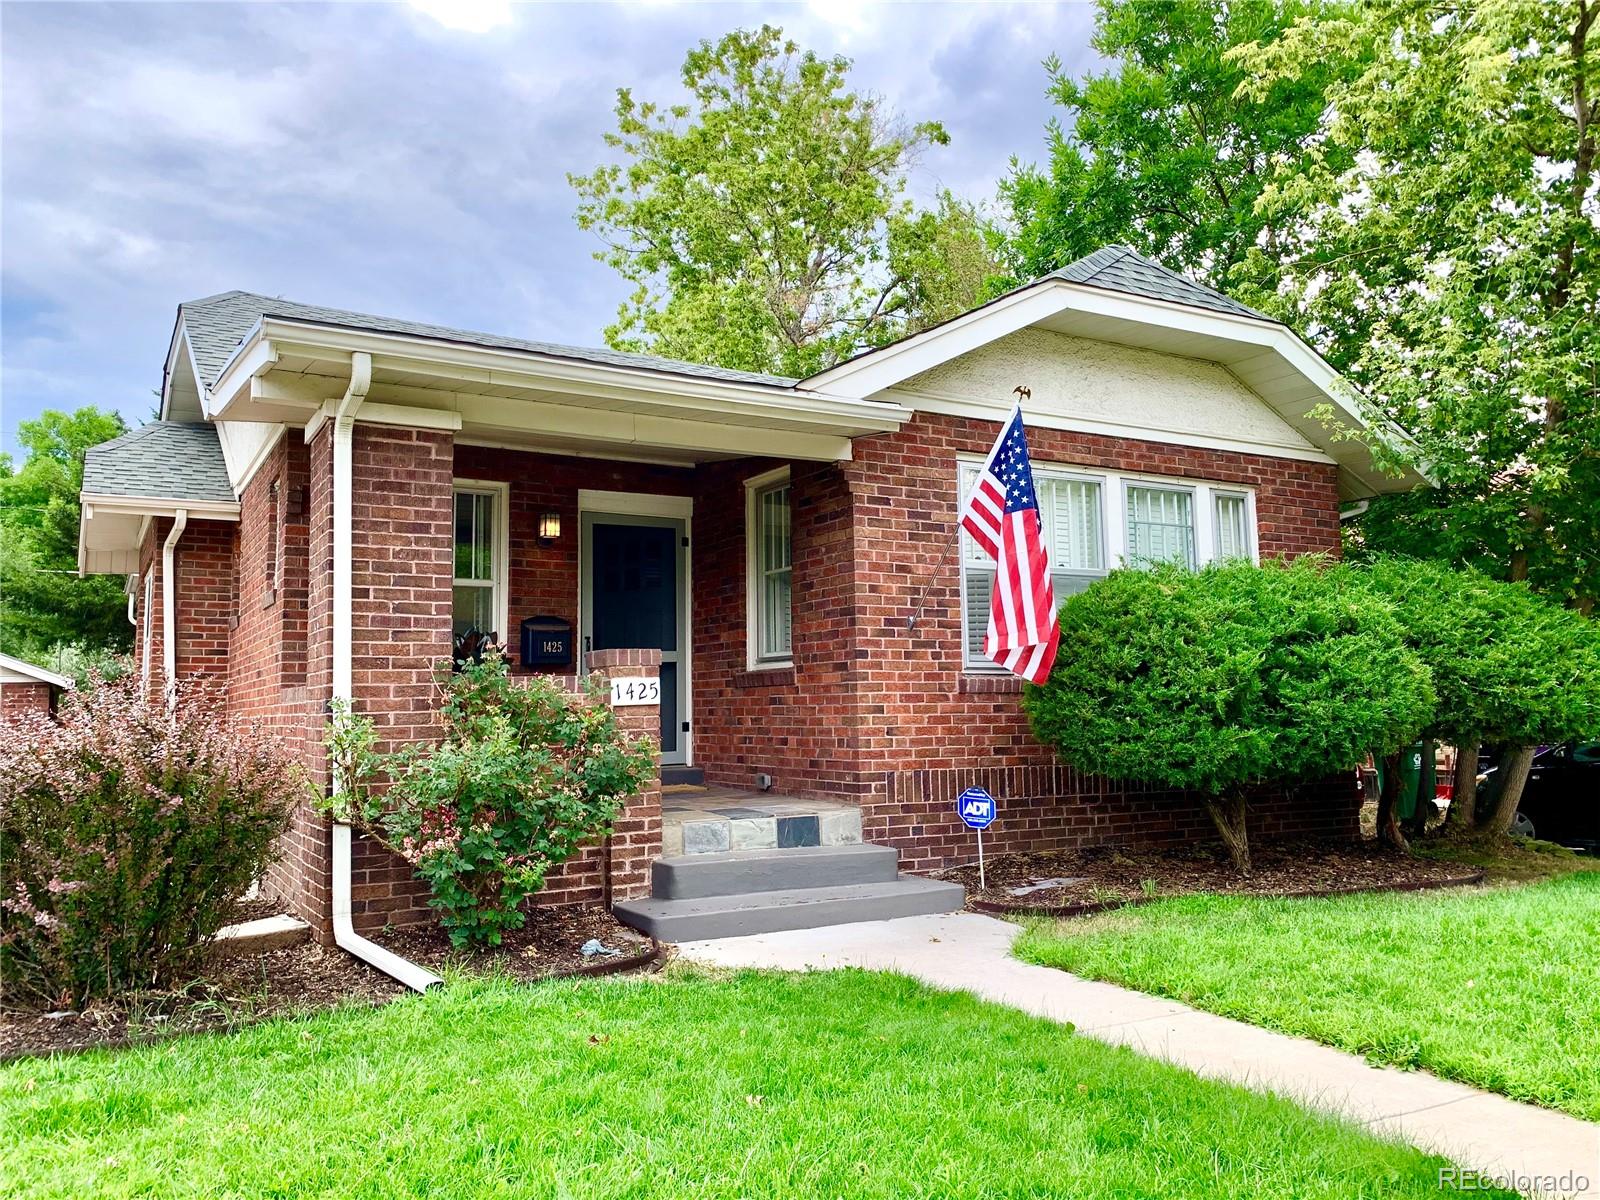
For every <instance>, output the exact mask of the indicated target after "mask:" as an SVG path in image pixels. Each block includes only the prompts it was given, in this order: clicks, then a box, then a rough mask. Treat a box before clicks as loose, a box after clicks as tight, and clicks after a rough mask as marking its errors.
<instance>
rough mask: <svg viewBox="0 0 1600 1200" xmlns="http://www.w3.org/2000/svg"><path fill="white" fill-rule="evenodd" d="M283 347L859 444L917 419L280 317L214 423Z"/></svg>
mask: <svg viewBox="0 0 1600 1200" xmlns="http://www.w3.org/2000/svg"><path fill="white" fill-rule="evenodd" d="M279 340H281V341H282V342H284V343H286V344H292V345H294V346H296V347H299V346H306V347H315V348H319V349H323V350H329V351H334V352H337V353H344V354H349V353H352V352H356V351H363V352H366V353H369V354H372V355H373V356H374V358H377V357H379V356H382V357H384V358H387V359H389V360H390V361H391V364H392V365H395V366H399V365H401V363H406V364H411V365H412V369H415V364H418V363H428V364H432V365H434V366H436V367H440V368H444V369H443V370H441V371H440V374H441V375H444V376H451V375H456V376H460V377H471V373H472V372H494V373H495V374H496V375H502V376H516V377H519V378H521V379H526V380H529V381H535V380H536V381H543V382H544V385H545V386H549V384H550V383H551V382H554V383H555V384H557V385H558V386H559V385H567V386H574V385H577V386H584V387H587V388H589V389H596V390H605V391H610V390H613V389H622V388H625V389H628V390H630V391H634V392H643V393H649V394H650V395H651V396H652V397H656V398H659V399H661V400H662V401H665V402H668V403H674V404H677V405H679V406H681V407H684V408H687V409H704V408H715V409H719V410H721V411H729V410H743V411H745V412H750V411H751V410H752V409H754V410H757V411H759V410H762V409H766V410H769V411H771V412H772V413H773V414H774V415H781V414H795V415H799V416H803V417H806V416H809V417H817V418H821V419H822V420H823V421H828V422H839V423H841V424H844V425H848V426H850V427H851V428H853V429H854V430H856V431H857V434H856V435H857V436H859V435H860V434H866V433H891V432H893V431H894V430H896V429H898V428H899V427H900V426H901V424H902V423H904V422H905V421H907V420H909V419H910V418H911V412H910V411H909V410H908V409H905V408H902V407H901V406H900V405H898V404H893V403H885V402H882V401H873V400H863V399H859V398H856V397H851V396H845V395H827V394H823V393H819V392H815V391H809V390H804V389H799V388H790V387H778V386H775V385H768V384H758V383H747V382H741V381H735V380H726V379H711V378H704V377H701V376H696V375H683V374H678V373H675V372H673V371H670V370H665V369H664V370H659V371H656V370H648V369H643V368H638V367H621V366H616V365H613V364H610V363H593V362H585V361H583V360H580V359H570V358H560V357H556V356H553V355H546V354H538V353H534V352H532V351H527V350H504V349H495V348H490V347H482V346H470V345H465V344H461V343H456V342H446V341H442V340H440V339H437V338H424V337H411V336H408V335H404V334H395V333H373V332H368V331H364V330H351V329H344V328H339V327H334V326H327V325H318V324H316V323H314V322H303V321H294V320H288V319H284V318H278V317H265V318H263V319H262V320H261V321H260V322H259V323H258V325H257V327H256V328H255V329H254V330H252V332H251V334H250V336H249V337H247V338H246V339H245V341H244V342H243V343H241V345H240V346H239V348H238V349H237V350H235V351H234V353H233V356H232V357H231V358H230V359H229V360H228V363H227V365H226V366H224V367H223V369H222V373H221V375H220V376H219V377H218V379H217V382H216V384H215V386H214V387H212V389H211V396H212V400H213V407H212V416H213V417H217V416H221V417H224V418H225V417H226V415H227V413H226V409H227V405H228V403H229V401H231V400H232V399H233V398H234V396H235V395H236V394H237V393H238V392H240V391H241V389H242V388H243V387H244V385H245V383H246V382H247V380H248V379H250V378H251V377H253V376H254V375H257V374H262V373H264V372H265V371H267V370H269V369H270V367H271V362H272V361H274V360H275V359H276V355H277V351H276V348H275V347H273V348H272V349H270V350H269V349H267V348H265V347H264V346H262V345H261V344H262V343H273V342H276V341H279ZM258 346H259V347H261V348H259V349H258ZM374 365H375V366H376V365H377V364H376V363H375V364H374Z"/></svg>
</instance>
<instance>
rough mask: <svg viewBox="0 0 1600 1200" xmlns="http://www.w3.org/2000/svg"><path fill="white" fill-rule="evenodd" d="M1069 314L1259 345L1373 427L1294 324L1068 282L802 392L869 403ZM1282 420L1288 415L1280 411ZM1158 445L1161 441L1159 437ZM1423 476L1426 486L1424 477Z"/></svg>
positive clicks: (829, 375) (918, 338)
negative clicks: (872, 398) (871, 398)
mask: <svg viewBox="0 0 1600 1200" xmlns="http://www.w3.org/2000/svg"><path fill="white" fill-rule="evenodd" d="M1064 312H1081V313H1085V314H1089V315H1092V316H1098V317H1107V318H1111V319H1114V320H1120V321H1126V322H1129V323H1132V324H1139V325H1149V326H1153V327H1156V328H1159V329H1164V330H1175V331H1177V332H1180V333H1186V334H1197V335H1201V336H1205V337H1213V338H1217V339H1219V340H1222V341H1228V342H1234V343H1238V344H1240V345H1244V346H1257V347H1260V348H1261V349H1262V350H1263V351H1269V352H1271V353H1275V354H1277V355H1278V356H1279V357H1280V358H1281V359H1283V360H1284V362H1285V363H1287V364H1288V365H1289V366H1290V367H1292V368H1293V369H1294V371H1295V372H1296V373H1297V374H1299V375H1300V376H1301V377H1302V378H1304V379H1305V380H1306V381H1307V382H1308V383H1310V384H1311V385H1312V386H1313V387H1314V388H1316V390H1317V392H1318V394H1320V395H1321V396H1322V397H1323V398H1325V399H1326V400H1327V401H1328V402H1329V403H1330V404H1331V405H1332V406H1333V407H1334V409H1335V410H1336V411H1337V412H1338V413H1339V415H1340V418H1341V419H1342V420H1344V421H1345V422H1347V423H1349V424H1350V425H1352V426H1355V427H1357V428H1371V426H1370V424H1369V422H1368V421H1367V420H1366V419H1365V418H1364V417H1363V416H1362V415H1361V413H1360V412H1359V411H1358V410H1357V409H1356V407H1355V406H1354V404H1353V403H1352V402H1353V400H1354V398H1355V396H1356V391H1355V389H1354V387H1352V386H1351V385H1350V384H1349V383H1347V382H1346V381H1345V380H1344V379H1343V378H1342V377H1341V376H1340V375H1339V373H1338V372H1337V371H1335V370H1334V369H1333V368H1332V367H1331V366H1329V365H1328V363H1327V361H1326V360H1325V359H1323V357H1322V356H1321V355H1320V354H1318V353H1317V352H1316V351H1315V350H1314V349H1312V348H1311V347H1310V346H1309V345H1307V344H1306V343H1305V342H1304V341H1302V340H1301V338H1300V337H1299V335H1298V334H1296V333H1295V332H1294V331H1293V330H1292V329H1290V328H1289V327H1288V326H1287V325H1284V324H1282V323H1280V322H1278V321H1272V320H1268V319H1266V318H1257V317H1245V316H1240V315H1236V314H1233V313H1223V312H1216V311H1214V310H1212V309H1208V308H1200V307H1197V306H1194V305H1189V304H1180V303H1177V302H1175V301H1169V300H1157V299H1153V298H1150V297H1145V296H1135V295H1131V294H1128V293H1125V292H1121V291H1117V290H1114V289H1109V288H1104V287H1097V286H1095V285H1093V284H1083V283H1069V282H1068V281H1066V280H1064V279H1041V280H1039V281H1038V282H1037V283H1034V284H1032V285H1030V286H1028V287H1024V288H1021V289H1019V290H1017V291H1015V292H1011V293H1009V294H1008V295H1005V296H1002V297H1000V298H999V299H998V300H994V301H992V302H990V303H989V304H986V305H984V306H983V307H981V308H976V309H974V310H972V311H971V312H969V313H965V314H963V315H962V316H959V317H956V318H954V319H952V320H949V321H946V322H944V323H943V324H942V325H938V326H935V327H934V328H932V329H928V330H925V331H923V332H922V333H919V334H915V335H913V336H912V337H909V338H906V339H904V340H903V341H899V342H894V343H892V344H890V345H888V346H884V347H883V348H881V349H878V350H873V351H869V352H868V353H866V354H862V355H859V356H858V357H856V358H853V359H851V360H850V361H848V362H843V363H840V364H839V365H838V366H836V367H830V368H829V369H828V370H826V371H823V372H821V373H819V374H817V375H813V376H811V377H810V378H809V379H804V380H802V381H801V383H800V386H801V387H803V388H807V389H810V390H812V391H817V392H821V393H824V394H826V395H831V396H838V397H840V398H841V399H856V400H864V399H865V398H866V397H868V396H873V395H877V394H880V393H882V392H884V391H886V390H887V389H890V388H894V387H895V386H896V385H898V384H900V383H903V382H904V381H905V380H907V379H910V378H912V377H913V376H916V375H920V374H922V373H923V372H924V371H930V370H932V369H933V368H935V367H938V366H941V365H943V364H944V363H947V362H949V361H951V360H952V359H955V358H959V357H960V356H961V355H963V354H968V353H970V352H972V351H974V350H977V349H980V348H981V347H983V346H986V345H988V344H990V343H991V342H994V341H996V340H998V339H1000V338H1003V337H1005V336H1007V335H1008V334H1012V333H1016V332H1017V331H1019V330H1021V329H1026V328H1028V327H1029V326H1032V325H1036V324H1039V323H1040V322H1043V321H1047V320H1049V318H1051V317H1054V316H1056V315H1057V314H1060V313H1064ZM1090 336H1092V335H1090ZM1213 361H1214V360H1213ZM1220 365H1222V366H1224V367H1228V365H1229V364H1228V363H1226V362H1222V363H1221V364H1220ZM901 394H902V395H906V393H901ZM908 398H909V397H908ZM1263 402H1264V403H1265V402H1266V401H1265V400H1263ZM917 407H919V408H920V407H921V406H920V405H917ZM1269 407H1271V405H1270V404H1269ZM1279 415H1280V416H1287V414H1284V413H1281V412H1280V413H1279ZM1296 415H1298V414H1296ZM1152 432H1154V431H1152ZM1380 432H1381V433H1382V434H1383V436H1385V437H1387V438H1389V439H1390V440H1392V441H1395V442H1398V443H1404V442H1405V441H1407V439H1406V437H1405V435H1404V434H1403V433H1402V432H1401V431H1400V430H1399V429H1398V428H1396V427H1394V426H1392V425H1386V426H1385V427H1384V428H1383V429H1382V430H1381V431H1380ZM1151 440H1161V438H1160V436H1159V434H1157V435H1156V436H1155V437H1152V438H1151ZM1318 448H1319V449H1321V450H1325V451H1326V450H1328V445H1327V444H1319V446H1318ZM1257 452H1258V453H1265V454H1269V455H1270V454H1275V453H1276V451H1275V450H1273V449H1268V448H1262V449H1261V450H1259V451H1257ZM1330 457H1332V458H1334V459H1339V460H1340V461H1341V463H1342V469H1344V470H1346V471H1352V472H1353V473H1354V474H1356V475H1357V477H1358V478H1360V479H1361V482H1362V483H1363V484H1364V485H1366V486H1371V484H1370V481H1369V480H1367V479H1366V478H1365V477H1364V476H1365V475H1366V474H1367V472H1365V471H1362V472H1355V471H1354V469H1353V468H1352V467H1351V465H1350V464H1349V463H1346V462H1343V461H1342V459H1340V456H1338V455H1330ZM1417 478H1418V480H1420V476H1419V477H1417Z"/></svg>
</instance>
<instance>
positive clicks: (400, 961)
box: [332, 351, 444, 992]
mask: <svg viewBox="0 0 1600 1200" xmlns="http://www.w3.org/2000/svg"><path fill="white" fill-rule="evenodd" d="M371 386H372V356H371V355H370V354H365V353H362V352H361V351H357V352H356V353H354V354H352V355H351V356H350V386H349V387H347V388H346V389H345V393H344V397H343V399H341V400H340V401H339V403H338V406H337V407H336V408H335V409H334V411H333V416H332V424H333V698H334V699H335V700H342V701H344V702H345V704H346V705H348V704H349V703H350V702H351V700H353V699H354V697H355V687H354V683H353V680H352V677H351V643H352V627H353V625H354V618H353V614H352V612H351V577H352V567H353V564H352V563H351V553H352V550H351V547H352V544H353V540H354V539H353V537H352V526H353V525H354V517H353V515H352V512H351V507H352V505H351V500H352V496H353V491H354V487H353V480H352V474H353V466H352V462H351V445H352V442H353V441H354V433H355V424H356V411H357V410H358V409H359V408H360V407H361V402H362V401H363V400H365V399H366V396H367V389H368V388H369V387H371ZM334 788H335V790H336V791H337V790H340V788H341V783H340V781H339V780H334ZM350 841H351V831H350V826H349V825H348V824H347V823H345V822H343V821H339V822H335V824H334V826H333V897H332V899H333V941H334V944H335V945H337V946H338V947H339V948H340V949H341V950H345V951H348V952H349V953H351V954H353V955H355V956H356V957H357V958H359V959H361V960H362V961H363V962H366V963H370V964H371V965H372V966H374V967H376V968H378V970H380V971H382V972H383V973H384V974H385V975H388V976H390V977H392V978H394V979H398V980H399V981H400V982H401V983H403V984H405V985H406V986H407V987H408V988H411V989H412V990H414V991H418V992H425V991H427V990H428V989H429V988H430V987H432V986H433V985H434V984H436V983H443V982H444V980H442V979H440V978H439V976H437V975H435V974H434V973H433V972H432V971H429V970H426V969H424V968H422V967H419V966H418V965H417V964H416V963H414V962H411V961H410V960H409V959H404V958H401V957H400V956H399V955H398V954H393V953H391V952H390V951H388V950H385V949H384V948H383V947H382V946H380V945H378V944H377V943H376V942H373V941H369V940H367V939H366V938H364V937H362V936H361V935H360V934H359V933H357V932H356V929H355V924H354V923H353V922H352V921H351V918H350V909H351V904H350Z"/></svg>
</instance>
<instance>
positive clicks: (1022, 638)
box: [961, 400, 1061, 683]
mask: <svg viewBox="0 0 1600 1200" xmlns="http://www.w3.org/2000/svg"><path fill="white" fill-rule="evenodd" d="M961 526H962V528H964V529H965V530H966V531H967V532H968V533H970V534H971V535H972V537H973V540H974V541H976V542H977V543H978V545H980V546H982V547H983V550H984V553H986V554H987V555H988V556H989V557H990V558H992V559H994V560H995V568H996V569H995V581H994V589H993V590H992V591H991V593H990V595H989V632H988V633H987V635H986V636H985V637H984V639H983V653H984V655H985V656H986V657H988V658H992V659H993V660H994V661H995V662H997V663H999V664H1000V665H1001V666H1002V667H1004V668H1005V669H1006V670H1008V671H1010V672H1012V673H1013V674H1015V675H1020V676H1022V677H1023V678H1024V679H1026V680H1029V681H1030V682H1033V683H1043V682H1044V681H1045V680H1046V679H1048V678H1049V677H1050V669H1051V668H1052V667H1053V666H1055V661H1056V643H1057V642H1058V641H1060V639H1061V627H1060V625H1059V624H1057V622H1056V596H1055V588H1053V587H1052V586H1051V584H1050V556H1049V555H1048V554H1047V553H1046V552H1045V548H1044V538H1043V532H1042V528H1041V525H1040V520H1039V496H1038V493H1036V492H1035V491H1034V489H1033V467H1032V466H1031V465H1030V464H1029V462H1028V437H1027V434H1026V433H1025V432H1024V430H1023V428H1022V402H1021V401H1020V400H1019V401H1018V402H1017V406H1016V407H1015V408H1013V409H1012V410H1011V419H1010V420H1008V421H1007V422H1006V424H1005V427H1004V428H1003V429H1001V430H1000V436H999V437H998V438H996V439H995V443H994V449H993V450H991V451H989V457H988V460H987V461H985V462H984V464H983V471H982V473H981V474H979V476H978V482H977V483H976V484H975V485H974V486H973V489H972V494H971V495H970V496H969V497H967V504H966V507H965V508H964V509H962V510H961Z"/></svg>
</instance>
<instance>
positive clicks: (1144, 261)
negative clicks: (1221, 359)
mask: <svg viewBox="0 0 1600 1200" xmlns="http://www.w3.org/2000/svg"><path fill="white" fill-rule="evenodd" d="M1044 278H1045V279H1063V280H1065V281H1066V282H1068V283H1082V284H1086V285H1088V286H1089V287H1098V288H1105V289H1107V290H1108V291H1113V292H1123V293H1125V294H1127V295H1130V296H1144V297H1145V298H1147V299H1150V300H1166V301H1170V302H1171V303H1173V304H1188V305H1190V306H1192V307H1194V308H1209V309H1211V310H1212V311H1213V312H1222V313H1231V314H1233V315H1234V316H1236V317H1251V318H1254V319H1255V320H1257V321H1271V320H1273V318H1272V317H1269V316H1267V315H1266V314H1264V313H1259V312H1257V311H1256V310H1255V309H1253V308H1250V307H1248V306H1246V305H1243V304H1240V303H1239V302H1238V301H1237V300H1235V299H1233V297H1231V296H1224V295H1223V294H1222V293H1221V292H1219V291H1216V290H1215V289H1213V288H1208V287H1206V286H1205V284H1203V283H1196V282H1195V281H1194V280H1192V279H1188V278H1186V277H1185V276H1182V275H1179V274H1178V273H1177V272H1176V271H1169V270H1168V269H1167V268H1166V267H1163V266H1162V265H1161V264H1160V263H1158V262H1154V261H1152V260H1150V259H1148V258H1145V257H1144V256H1143V255H1142V254H1139V253H1137V252H1136V251H1134V250H1130V249H1129V248H1128V247H1127V246H1102V247H1101V248H1100V249H1098V250H1096V251H1095V252H1094V253H1093V254H1086V255H1084V257H1082V258H1080V259H1078V261H1077V262H1072V263H1068V264H1067V265H1066V266H1064V267H1062V268H1061V269H1060V270H1058V271H1051V272H1050V273H1049V274H1048V275H1046V276H1044ZM1027 286H1032V285H1027Z"/></svg>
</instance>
